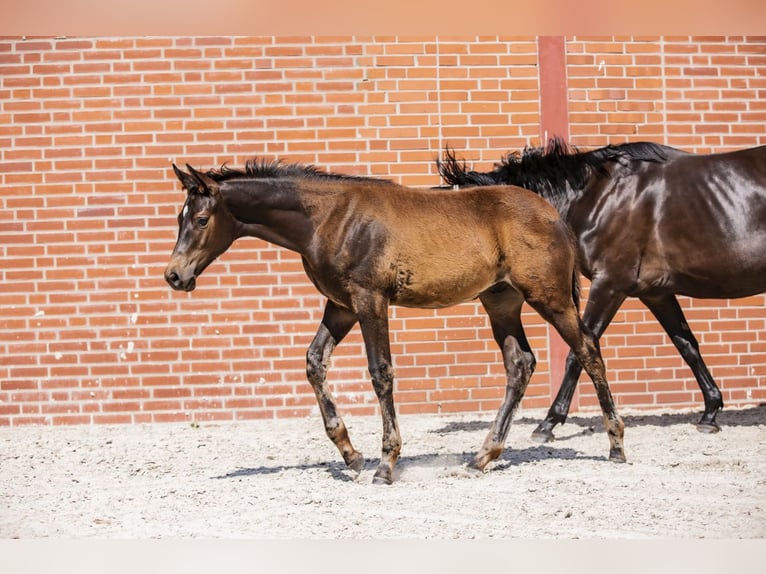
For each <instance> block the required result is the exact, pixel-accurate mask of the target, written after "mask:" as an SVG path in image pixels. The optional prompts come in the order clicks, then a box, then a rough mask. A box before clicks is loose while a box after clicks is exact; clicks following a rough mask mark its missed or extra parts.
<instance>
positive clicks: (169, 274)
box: [165, 271, 181, 287]
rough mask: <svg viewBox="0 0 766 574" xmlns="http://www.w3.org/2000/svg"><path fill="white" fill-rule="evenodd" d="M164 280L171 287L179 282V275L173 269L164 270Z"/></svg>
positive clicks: (176, 285)
mask: <svg viewBox="0 0 766 574" xmlns="http://www.w3.org/2000/svg"><path fill="white" fill-rule="evenodd" d="M165 281H167V282H168V284H169V285H170V286H171V287H178V286H179V283H180V282H181V277H180V276H179V275H178V273H176V272H175V271H165Z"/></svg>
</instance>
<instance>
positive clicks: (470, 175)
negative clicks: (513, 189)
mask: <svg viewBox="0 0 766 574" xmlns="http://www.w3.org/2000/svg"><path fill="white" fill-rule="evenodd" d="M436 168H437V169H438V170H439V175H440V176H441V177H442V179H443V180H444V181H445V183H446V184H447V185H452V186H454V185H457V186H458V187H471V186H477V185H497V183H498V182H497V181H496V180H495V178H493V177H492V174H489V173H479V172H477V171H468V170H467V169H466V165H465V160H464V159H461V160H459V159H457V157H455V152H454V151H453V150H451V149H450V147H449V146H446V147H445V148H444V160H440V159H439V158H436Z"/></svg>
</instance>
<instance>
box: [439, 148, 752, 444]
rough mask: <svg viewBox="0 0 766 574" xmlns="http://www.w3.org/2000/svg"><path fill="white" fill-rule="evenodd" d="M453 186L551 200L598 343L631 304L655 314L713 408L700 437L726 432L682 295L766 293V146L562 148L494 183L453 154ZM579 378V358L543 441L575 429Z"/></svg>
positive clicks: (505, 163)
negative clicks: (714, 150)
mask: <svg viewBox="0 0 766 574" xmlns="http://www.w3.org/2000/svg"><path fill="white" fill-rule="evenodd" d="M437 163H438V165H439V171H440V173H441V175H442V177H443V178H444V179H445V181H446V182H447V183H449V184H450V185H458V186H475V185H498V184H511V185H519V186H522V187H525V188H527V189H531V190H532V191H535V192H537V193H538V194H539V195H540V196H541V197H543V198H545V199H547V200H548V201H550V202H551V203H552V204H553V205H554V206H556V208H557V209H558V211H559V213H560V214H561V216H562V217H563V218H564V219H565V220H566V221H567V223H568V224H569V225H570V227H571V229H572V230H573V231H574V234H575V236H576V237H577V241H578V245H579V263H580V270H581V271H582V273H583V275H585V276H586V277H587V278H588V279H590V280H591V281H592V284H591V288H590V295H589V297H588V303H587V305H586V307H585V312H584V313H583V321H584V322H585V324H586V325H587V326H588V327H589V328H590V329H591V330H592V332H593V333H594V334H595V335H596V337H598V338H600V337H601V335H602V334H603V332H604V330H605V329H606V327H607V326H608V325H609V322H610V321H611V320H612V318H613V317H614V315H615V313H616V312H617V310H618V309H619V307H620V305H622V303H623V301H624V300H625V298H626V297H638V298H639V299H640V300H641V301H642V302H643V303H644V304H645V305H646V306H647V307H648V308H649V310H650V311H651V312H652V313H653V314H654V316H655V317H656V318H657V320H658V321H659V322H660V324H661V325H662V327H663V328H664V329H665V331H666V332H667V334H668V336H669V337H670V339H671V341H673V344H674V345H675V346H676V348H677V349H678V351H679V352H680V354H681V356H682V357H683V359H684V360H685V361H686V363H687V364H688V365H689V367H690V368H691V370H692V372H693V373H694V376H695V378H696V379H697V382H698V383H699V387H700V390H701V391H702V395H703V397H704V399H705V412H704V413H703V415H702V418H701V419H700V421H699V423H698V425H697V428H698V429H699V430H700V431H702V432H716V431H718V430H719V429H720V427H719V426H718V424H717V423H716V420H715V417H716V414H717V413H718V411H719V410H720V409H721V408H723V399H722V397H721V392H720V391H719V389H718V387H717V386H716V384H715V381H714V380H713V377H712V376H711V374H710V372H709V371H708V369H707V367H706V366H705V362H704V361H703V360H702V356H701V355H700V351H699V344H698V343H697V340H696V339H695V337H694V334H693V333H692V331H691V329H690V328H689V325H688V324H687V322H686V319H685V318H684V314H683V312H682V311H681V306H680V305H679V304H678V300H677V299H676V295H677V294H680V295H687V296H689V297H704V298H735V297H746V296H749V295H755V294H758V293H762V292H764V291H766V146H763V147H757V148H752V149H745V150H741V151H736V152H730V153H718V154H711V155H696V154H691V153H686V152H683V151H680V150H677V149H674V148H671V147H667V146H661V145H657V144H652V143H643V142H642V143H627V144H622V145H618V146H611V145H610V146H606V147H603V148H600V149H596V150H592V151H587V152H578V151H577V150H576V149H573V148H569V147H568V146H567V145H566V144H565V143H563V142H562V141H561V140H558V139H554V140H551V141H550V142H549V144H548V146H546V147H545V148H544V149H543V148H527V149H525V150H524V152H523V154H518V153H516V154H510V155H508V156H507V157H506V158H504V159H503V160H502V162H501V163H500V164H499V165H497V166H496V167H495V169H494V170H492V171H490V172H487V173H478V172H475V171H468V170H466V167H465V162H461V161H458V160H456V158H455V156H454V154H453V153H452V152H450V150H447V152H446V154H445V161H443V162H439V161H438V160H437ZM580 372H581V369H580V366H579V365H578V364H577V361H576V360H575V359H574V357H573V356H572V355H571V354H570V355H569V357H568V358H567V363H566V371H565V375H564V380H563V382H562V384H561V388H560V389H559V392H558V395H557V396H556V399H555V401H554V402H553V404H552V405H551V408H550V410H549V411H548V414H547V416H546V418H545V420H544V421H543V422H542V423H541V424H540V425H539V426H538V427H537V429H535V432H534V433H533V436H535V438H537V439H538V440H550V439H552V438H553V433H552V430H553V428H554V427H555V426H556V425H557V424H559V423H563V422H564V421H565V420H566V416H567V413H568V412H569V405H570V403H571V401H572V395H573V394H574V389H575V386H576V384H577V379H578V377H579V375H580Z"/></svg>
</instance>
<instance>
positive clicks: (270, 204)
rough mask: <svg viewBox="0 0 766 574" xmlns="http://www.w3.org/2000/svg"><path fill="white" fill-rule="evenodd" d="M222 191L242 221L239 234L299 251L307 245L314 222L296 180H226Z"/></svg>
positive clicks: (228, 204) (228, 205)
mask: <svg viewBox="0 0 766 574" xmlns="http://www.w3.org/2000/svg"><path fill="white" fill-rule="evenodd" d="M221 193H222V195H223V197H224V201H225V202H226V207H227V208H228V209H229V211H230V212H231V214H232V215H233V216H234V217H235V218H236V219H237V221H238V222H239V224H240V230H239V235H240V236H249V237H257V238H259V239H264V240H266V241H269V242H270V243H274V244H276V245H280V246H282V247H285V248H287V249H290V250H292V251H297V252H299V253H301V252H302V251H303V249H304V248H305V247H306V246H307V245H308V243H309V241H310V238H311V222H310V220H309V218H308V215H307V213H306V210H305V208H304V204H303V202H302V201H301V197H300V193H299V191H298V188H297V186H296V185H295V183H294V182H293V181H290V180H288V179H264V180H258V179H243V180H235V181H230V182H226V183H225V184H224V186H223V187H222V188H221Z"/></svg>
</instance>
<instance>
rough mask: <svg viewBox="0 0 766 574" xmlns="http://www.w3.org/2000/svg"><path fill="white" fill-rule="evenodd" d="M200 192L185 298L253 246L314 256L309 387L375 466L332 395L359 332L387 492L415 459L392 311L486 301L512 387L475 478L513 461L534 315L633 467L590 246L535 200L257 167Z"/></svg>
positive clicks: (178, 283) (177, 251) (340, 431)
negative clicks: (612, 384) (585, 292)
mask: <svg viewBox="0 0 766 574" xmlns="http://www.w3.org/2000/svg"><path fill="white" fill-rule="evenodd" d="M173 169H174V171H175V174H176V176H177V177H178V179H179V180H180V181H181V183H182V184H183V187H184V188H185V189H186V191H187V195H186V201H185V203H184V205H183V207H182V209H181V212H180V213H179V215H178V239H177V242H176V245H175V248H174V249H173V253H172V255H171V258H170V262H169V263H168V266H167V269H166V270H165V279H166V280H167V282H168V283H169V284H170V286H171V287H172V288H173V289H176V290H182V291H191V290H193V289H194V288H195V286H196V283H197V278H198V277H199V275H200V274H201V273H202V272H203V271H204V270H205V269H206V268H207V266H208V265H210V264H211V263H212V262H213V261H214V260H215V259H216V258H217V257H218V256H220V255H221V254H222V253H223V252H224V251H226V250H227V249H228V248H229V246H230V245H231V244H232V243H233V242H234V241H235V240H236V239H237V238H240V237H246V236H250V237H258V238H260V239H264V240H266V241H269V242H271V243H274V244H276V245H279V246H282V247H285V248H287V249H290V250H292V251H295V252H297V253H299V254H300V256H301V257H302V261H303V267H304V269H305V271H306V274H307V275H308V277H309V278H310V279H311V281H312V282H313V284H314V285H315V286H316V288H317V289H318V290H319V291H320V292H321V293H322V294H323V295H324V296H326V297H327V303H326V305H325V309H324V316H323V318H322V322H321V324H320V326H319V329H318V331H317V334H316V336H315V338H314V340H313V342H312V343H311V345H310V347H309V349H308V352H307V357H306V359H307V361H306V363H307V365H306V373H307V377H308V380H309V382H310V383H311V386H312V388H313V390H314V392H315V394H316V398H317V402H318V404H319V409H320V412H321V414H322V418H323V421H324V426H325V430H326V432H327V435H328V436H329V438H330V439H331V440H332V441H333V443H334V444H335V445H336V447H337V448H338V450H339V451H340V453H341V455H342V456H343V460H344V461H345V463H346V464H347V465H348V467H350V468H351V469H353V470H355V471H357V472H358V471H360V470H361V469H362V468H363V465H364V458H363V456H362V454H361V453H359V452H358V451H357V450H356V449H355V448H354V447H353V446H352V444H351V441H350V439H349V436H348V432H347V430H346V426H345V424H344V423H343V420H342V418H341V417H340V415H339V414H338V409H337V406H336V403H335V400H334V398H333V396H332V394H331V392H330V389H329V387H328V385H327V384H326V376H327V369H328V365H329V361H330V356H331V354H332V352H333V350H334V348H335V347H336V345H338V344H339V343H340V342H341V341H342V340H343V338H344V337H345V336H346V335H347V334H348V332H349V331H350V330H351V328H352V327H353V326H354V325H355V324H356V323H357V322H358V323H359V326H360V328H361V332H362V337H363V339H364V345H365V350H366V354H367V363H368V369H369V372H370V375H371V378H372V385H373V388H374V390H375V393H376V395H377V397H378V400H379V402H380V409H381V415H382V420H383V437H382V449H381V459H380V464H379V465H378V467H377V469H376V472H375V475H374V479H373V481H374V482H378V483H390V482H391V481H392V477H393V469H394V465H395V463H396V460H397V458H398V456H399V452H400V450H401V436H400V433H399V428H398V423H397V420H396V414H395V410H394V400H393V388H394V371H393V367H392V360H391V351H390V342H389V332H388V329H389V328H388V307H389V305H401V306H405V307H415V308H442V307H447V306H450V305H455V304H457V303H461V302H464V301H469V300H472V299H476V298H478V299H479V300H480V301H481V303H482V305H483V307H484V309H485V311H486V313H487V315H488V316H489V319H490V323H491V327H492V333H493V335H494V338H495V341H496V342H497V344H498V345H499V347H500V349H501V351H502V357H503V363H504V366H505V372H506V378H507V385H506V392H505V397H504V399H503V402H502V404H501V406H500V409H499V411H498V413H497V416H496V418H495V420H494V422H493V423H492V425H491V428H490V431H489V434H488V435H487V438H486V439H485V441H484V443H483V445H482V447H481V448H480V450H479V452H478V453H477V454H476V456H475V457H474V459H473V461H472V466H473V467H474V468H476V469H479V470H483V469H484V467H485V466H486V465H487V464H488V463H489V462H490V461H491V460H494V459H496V458H497V457H498V456H499V455H500V454H501V452H502V451H503V448H504V444H505V440H506V437H507V435H508V430H509V427H510V424H511V420H512V418H513V415H514V413H515V411H516V409H517V407H518V405H519V402H520V401H521V399H522V397H523V396H524V392H525V390H526V388H527V384H528V383H529V379H530V376H531V375H532V372H533V370H534V368H535V358H534V356H533V354H532V350H531V349H530V346H529V343H528V341H527V338H526V336H525V335H524V329H523V327H522V324H521V308H522V304H523V303H524V302H525V301H526V302H528V303H529V305H530V306H531V307H532V308H533V309H535V310H536V311H537V312H538V313H539V314H540V315H541V316H542V317H543V318H544V319H545V320H546V321H548V322H549V323H551V324H552V325H553V326H554V327H555V328H556V330H557V331H558V332H559V333H560V334H561V336H562V338H563V339H564V341H566V342H567V344H568V345H569V346H570V347H571V349H572V352H573V354H574V356H576V357H577V360H578V361H580V364H581V365H582V366H583V368H584V369H585V370H586V372H587V373H588V375H589V376H590V377H591V379H592V380H593V383H594V385H595V387H596V392H597V395H598V399H599V403H600V405H601V408H602V412H603V416H604V424H605V428H606V429H607V434H608V437H609V442H610V450H609V457H610V459H612V460H615V461H624V460H625V453H624V449H623V423H622V420H621V419H620V417H619V416H618V415H617V412H616V410H615V406H614V401H613V399H612V395H611V393H610V391H609V386H608V384H607V380H606V375H605V371H604V363H603V360H602V358H601V354H600V352H599V350H598V344H597V341H596V338H595V337H594V336H593V335H592V334H591V333H590V331H589V330H588V329H587V328H586V327H585V326H584V325H583V323H582V321H581V319H580V316H579V311H578V293H579V284H578V280H579V274H578V272H577V268H576V264H575V259H576V245H575V241H574V237H573V236H572V234H571V231H570V230H569V229H568V227H567V225H566V223H565V222H564V221H563V220H562V219H561V217H560V216H559V214H558V213H557V211H556V210H555V209H554V208H553V207H552V206H551V205H550V204H549V203H548V202H547V201H545V200H543V199H541V198H540V197H539V196H538V195H536V194H534V193H532V192H531V191H527V190H522V189H514V190H510V189H508V188H506V187H486V188H477V189H474V190H467V191H465V192H463V193H454V192H452V191H432V190H427V189H412V188H407V187H403V186H400V185H397V184H395V183H392V182H390V181H385V180H378V179H372V178H364V177H354V176H346V175H340V174H332V173H325V172H322V171H320V170H318V169H316V168H314V167H313V166H302V165H299V164H282V163H279V162H271V163H267V162H264V161H257V160H253V161H251V162H248V163H247V164H246V166H245V169H244V170H234V169H228V168H222V169H221V170H210V171H207V172H198V171H196V170H194V169H193V168H192V167H191V166H189V165H187V166H186V169H187V171H186V172H184V171H183V170H181V169H179V168H178V167H176V166H175V165H174V166H173Z"/></svg>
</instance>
